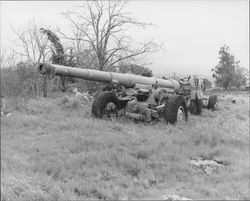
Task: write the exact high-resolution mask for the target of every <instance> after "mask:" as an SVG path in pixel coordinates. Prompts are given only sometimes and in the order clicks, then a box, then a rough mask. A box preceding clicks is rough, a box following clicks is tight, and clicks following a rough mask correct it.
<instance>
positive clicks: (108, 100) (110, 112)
mask: <svg viewBox="0 0 250 201" xmlns="http://www.w3.org/2000/svg"><path fill="white" fill-rule="evenodd" d="M118 105H119V102H118V99H117V97H116V95H115V94H114V93H113V92H109V91H105V92H101V93H100V94H99V95H98V96H97V97H96V99H95V100H94V102H93V104H92V115H93V116H94V117H96V118H100V119H101V118H103V117H104V116H105V117H107V118H112V117H118Z"/></svg>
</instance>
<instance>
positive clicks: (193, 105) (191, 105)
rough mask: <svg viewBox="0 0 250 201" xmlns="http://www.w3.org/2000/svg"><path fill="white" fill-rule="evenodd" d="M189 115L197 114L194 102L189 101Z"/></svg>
mask: <svg viewBox="0 0 250 201" xmlns="http://www.w3.org/2000/svg"><path fill="white" fill-rule="evenodd" d="M190 113H191V114H197V105H196V103H195V101H194V100H191V103H190Z"/></svg>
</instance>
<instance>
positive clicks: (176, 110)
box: [163, 95, 188, 124]
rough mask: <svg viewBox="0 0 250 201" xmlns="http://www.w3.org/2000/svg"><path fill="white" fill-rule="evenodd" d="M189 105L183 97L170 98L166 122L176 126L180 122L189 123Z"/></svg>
mask: <svg viewBox="0 0 250 201" xmlns="http://www.w3.org/2000/svg"><path fill="white" fill-rule="evenodd" d="M187 115H188V114H187V105H186V102H185V99H184V97H183V96H179V95H172V96H169V98H168V100H167V101H166V103H165V108H164V112H163V117H164V119H165V120H166V122H168V123H170V124H175V123H176V122H178V121H187Z"/></svg>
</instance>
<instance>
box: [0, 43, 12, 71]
mask: <svg viewBox="0 0 250 201" xmlns="http://www.w3.org/2000/svg"><path fill="white" fill-rule="evenodd" d="M14 63H15V54H14V53H13V51H7V49H6V48H4V47H1V50H0V66H1V68H5V67H11V66H13V65H14Z"/></svg>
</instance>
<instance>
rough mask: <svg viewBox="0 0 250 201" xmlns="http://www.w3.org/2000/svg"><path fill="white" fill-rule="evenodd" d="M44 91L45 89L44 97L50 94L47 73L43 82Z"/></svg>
mask: <svg viewBox="0 0 250 201" xmlns="http://www.w3.org/2000/svg"><path fill="white" fill-rule="evenodd" d="M42 91H43V97H45V98H46V97H47V96H48V93H47V92H48V83H47V75H45V76H44V79H43V83H42Z"/></svg>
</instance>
